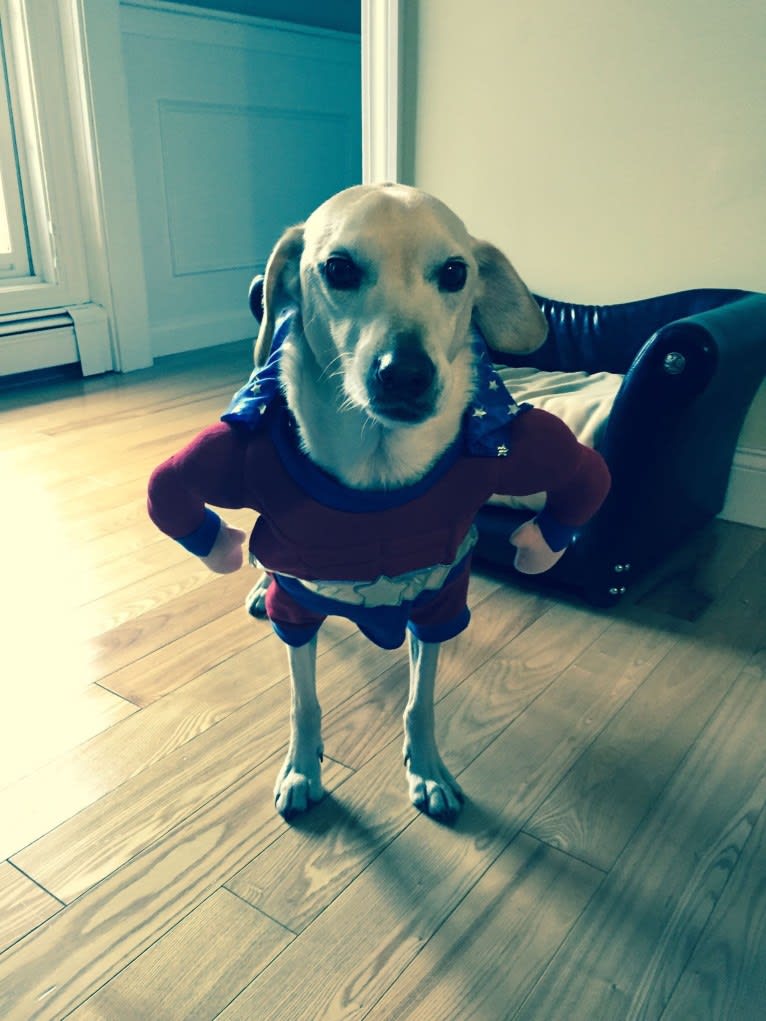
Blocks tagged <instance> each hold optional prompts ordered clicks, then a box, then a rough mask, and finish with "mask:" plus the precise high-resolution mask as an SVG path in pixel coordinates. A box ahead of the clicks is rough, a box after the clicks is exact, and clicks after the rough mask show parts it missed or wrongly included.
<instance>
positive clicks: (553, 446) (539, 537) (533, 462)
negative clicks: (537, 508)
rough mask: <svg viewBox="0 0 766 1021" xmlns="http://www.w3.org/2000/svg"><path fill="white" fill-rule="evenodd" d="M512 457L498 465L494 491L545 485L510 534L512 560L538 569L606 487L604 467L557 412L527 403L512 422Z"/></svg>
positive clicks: (557, 553)
mask: <svg viewBox="0 0 766 1021" xmlns="http://www.w3.org/2000/svg"><path fill="white" fill-rule="evenodd" d="M512 438H513V457H512V458H509V460H508V461H507V462H500V463H499V465H498V471H497V479H496V482H495V492H497V493H504V494H509V495H513V496H527V495H529V494H531V493H536V492H541V491H545V492H546V493H547V500H546V503H545V507H544V508H543V510H542V511H541V512H540V513H539V514H538V515H537V516H536V517H535V518H533V519H531V520H530V521H527V522H525V523H524V524H523V525H521V526H520V527H519V528H517V529H516V531H515V532H514V533H513V534H512V535H511V536H510V541H511V543H512V544H513V545H514V546H516V547H517V549H518V553H517V554H516V558H515V560H514V566H515V567H516V569H517V570H519V571H521V572H522V573H523V574H541V573H542V572H543V571H547V570H549V569H550V568H551V567H553V565H554V564H555V563H556V562H557V561H558V560H560V559H561V557H562V556H563V555H564V553H565V552H566V550H567V547H568V546H569V544H570V543H571V542H572V540H573V538H574V537H575V535H576V533H577V531H578V529H579V528H581V527H582V526H583V525H584V524H585V523H586V522H587V521H589V520H590V518H591V517H593V515H594V514H595V513H596V511H597V510H598V509H599V507H600V506H601V504H602V503H603V501H604V499H605V497H606V495H607V493H608V491H609V483H610V479H609V471H608V469H607V467H606V464H605V462H604V460H603V458H602V457H601V455H600V454H598V453H597V452H596V451H594V450H592V449H591V448H590V447H586V446H584V445H583V444H582V443H580V442H579V441H578V440H577V438H576V437H575V435H574V433H572V432H571V430H570V429H569V427H568V426H566V425H565V424H564V423H563V422H562V421H561V420H560V419H559V418H557V417H555V416H554V415H550V414H548V413H547V412H545V411H542V410H540V409H535V408H530V409H528V410H526V411H525V412H524V413H523V414H520V415H518V416H517V417H516V420H515V421H514V423H513V432H512Z"/></svg>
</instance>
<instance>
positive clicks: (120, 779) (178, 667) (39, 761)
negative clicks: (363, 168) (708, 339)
mask: <svg viewBox="0 0 766 1021" xmlns="http://www.w3.org/2000/svg"><path fill="white" fill-rule="evenodd" d="M248 362H249V345H248V344H247V343H242V344H237V345H229V346H227V347H224V348H219V349H215V350H211V351H207V352H204V351H202V352H193V353H190V354H188V355H183V356H173V357H171V358H168V359H164V360H162V361H161V362H160V363H158V364H157V365H156V366H155V367H153V368H152V369H148V370H142V371H140V372H138V373H134V374H131V375H128V376H125V377H118V376H105V377H102V378H98V379H93V380H85V381H75V380H70V381H65V382H59V383H46V384H44V385H40V386H37V387H27V388H24V389H23V390H22V389H17V390H13V391H6V392H3V391H0V475H1V477H2V482H3V487H4V502H3V504H2V507H1V508H0V527H2V528H3V531H4V535H5V537H6V547H7V551H6V554H5V555H4V564H3V568H4V584H3V586H2V595H0V620H2V628H3V646H4V648H3V661H2V681H3V683H2V688H1V689H0V700H1V701H0V1017H2V1018H3V1021H6V1019H7V1021H31V1019H50V1021H59V1019H63V1018H67V1017H72V1018H77V1019H78V1021H95V1019H103V1021H136V1019H144V1018H146V1019H152V1021H173V1019H178V1021H188V1019H190V1018H195V1019H200V1021H208V1019H209V1021H212V1019H214V1018H221V1019H225V1021H233V1019H242V1021H267V1019H269V1018H272V1019H274V1021H298V1019H320V1018H322V1019H328V1021H336V1019H352V1018H353V1019H363V1018H369V1019H370V1021H388V1019H390V1021H398V1019H400V1018H403V1017H410V1018H413V1019H414V1021H421V1019H434V1021H437V1019H438V1021H446V1019H454V1021H458V1019H460V1021H464V1019H472V1018H473V1019H476V1021H505V1019H506V1018H507V1019H511V1018H524V1019H525V1021H526V1019H529V1021H577V1019H580V1018H582V1019H588V1021H627V1019H638V1018H642V1019H646V1021H690V1019H694V1021H697V1019H702V1018H710V1019H721V1021H734V1019H737V1021H754V1019H756V1018H758V1017H761V1016H763V1007H762V1005H763V1003H764V1002H765V1001H766V979H765V978H764V975H766V968H764V960H766V956H765V955H766V897H765V896H764V891H765V890H766V866H764V861H766V857H765V854H766V845H765V841H766V744H765V743H764V740H763V734H764V731H765V729H766V677H764V669H765V668H766V660H765V659H764V649H765V648H766V641H764V639H765V638H766V623H765V622H766V585H764V577H765V576H766V533H764V532H762V531H759V530H757V529H751V528H746V527H743V526H737V525H731V524H727V523H725V522H719V521H716V522H712V523H711V524H710V525H709V526H708V527H706V528H705V529H703V530H702V531H700V532H699V533H697V534H696V535H694V536H690V537H689V541H688V542H687V543H686V544H685V546H684V547H683V548H681V549H680V550H678V551H677V552H676V553H675V554H674V555H673V556H672V557H670V558H668V560H667V561H666V562H665V563H664V564H663V565H661V566H660V567H659V568H658V569H657V570H656V571H654V572H653V573H652V574H651V575H649V576H648V577H646V578H644V579H641V580H640V582H639V583H638V584H637V585H636V587H635V589H634V590H633V592H632V593H631V594H630V595H629V597H628V598H627V599H626V601H625V602H624V603H623V604H622V605H621V606H620V607H618V608H616V609H614V610H612V611H608V612H607V611H602V610H595V609H593V608H591V607H588V606H585V605H583V604H582V603H580V602H577V601H574V600H571V599H567V598H565V597H563V596H561V595H560V594H555V593H552V592H551V591H550V590H548V591H544V590H539V591H535V590H534V589H531V588H528V587H525V588H524V589H521V588H515V587H514V586H513V585H512V584H511V583H510V582H509V581H508V580H507V579H506V578H504V577H502V576H498V575H495V574H494V573H492V572H490V571H486V570H482V569H477V570H476V571H475V576H474V582H473V585H472V591H471V597H470V601H471V607H472V611H473V621H472V624H471V627H470V628H469V629H468V631H467V632H465V633H464V634H463V635H461V636H459V637H458V638H457V639H456V640H454V641H453V642H451V643H448V645H447V646H446V647H445V648H444V650H443V652H442V657H441V664H440V674H439V680H438V685H437V700H438V701H437V709H436V713H437V730H438V736H439V742H440V746H441V748H442V752H443V755H444V758H445V760H446V762H447V765H448V766H449V767H450V768H451V769H452V770H453V772H455V774H456V775H457V776H458V777H459V779H460V782H461V784H462V786H463V788H464V790H465V791H466V795H467V803H466V805H465V808H464V811H463V814H462V816H461V817H460V819H459V821H458V822H457V823H456V824H455V825H454V826H452V827H446V826H440V825H437V824H435V823H433V822H431V821H430V820H428V819H426V818H425V817H423V816H421V815H419V814H418V813H417V812H416V811H415V810H414V809H413V808H412V807H411V806H410V805H409V803H408V800H407V795H406V784H405V780H404V771H403V767H402V763H401V743H402V734H401V714H402V710H403V707H404V703H405V700H406V691H407V662H406V650H405V649H400V650H397V651H396V652H393V653H390V652H384V651H383V650H380V649H377V648H376V647H374V646H372V645H371V644H369V643H368V642H367V641H366V640H365V639H364V638H363V637H362V636H361V635H359V633H358V632H356V631H355V629H354V628H353V627H352V626H351V625H349V624H348V623H346V622H342V621H331V622H328V624H327V625H326V626H325V627H324V628H323V629H322V633H321V636H320V659H319V670H318V676H319V695H320V701H321V703H322V707H323V710H324V738H325V749H326V759H325V767H324V769H325V771H324V779H325V783H326V786H327V788H328V794H327V796H326V798H325V799H324V800H323V801H322V803H321V804H319V805H317V806H316V807H314V808H313V809H312V811H311V812H310V813H308V814H307V815H306V816H305V817H304V818H301V819H298V820H296V821H294V822H293V823H292V824H291V825H288V824H286V823H285V822H284V821H282V820H281V819H280V818H279V817H278V816H277V815H276V814H275V811H274V807H273V794H272V788H273V783H274V778H275V775H276V772H277V770H278V768H279V765H280V762H281V759H282V757H283V755H284V749H285V746H286V742H287V737H288V714H289V690H288V685H287V681H286V676H287V664H286V657H285V653H284V649H283V647H282V646H281V644H280V643H279V641H278V640H277V639H276V637H275V636H274V635H272V633H271V631H270V628H269V627H268V625H267V624H266V623H264V622H262V621H255V620H253V619H252V618H250V617H248V615H247V614H246V613H245V611H244V608H243V605H242V604H243V599H244V596H245V594H246V592H247V591H248V589H249V587H250V585H251V584H252V583H253V581H254V577H255V576H254V574H253V572H252V571H250V570H249V569H248V570H243V571H241V572H239V573H238V574H236V575H234V576H227V577H218V576H214V575H211V574H208V573H207V572H206V571H205V570H204V568H203V567H202V566H201V565H200V564H199V563H198V562H197V561H196V560H195V558H193V557H190V556H188V555H187V554H185V553H184V552H183V551H182V550H180V549H179V548H178V547H177V546H176V545H175V544H173V543H171V542H170V541H169V540H166V539H164V537H162V536H161V535H160V533H158V532H157V531H156V529H154V527H153V526H152V524H151V523H150V522H149V521H148V519H147V517H146V509H145V501H146V497H145V490H146V481H147V477H148V475H149V473H150V472H151V470H152V468H153V467H154V466H155V465H156V464H157V463H158V462H159V461H160V460H161V459H163V458H164V457H165V456H167V455H168V454H170V453H172V452H173V450H174V449H175V448H176V447H177V446H178V445H180V444H181V443H182V442H183V441H184V440H185V439H186V438H188V437H190V436H191V435H192V434H193V433H194V432H195V431H196V430H197V429H198V428H200V427H202V426H203V425H205V424H207V423H208V422H209V421H212V420H214V419H215V418H216V417H217V415H218V414H219V413H220V411H221V410H222V408H223V406H224V405H225V403H226V400H227V397H228V395H229V394H230V393H231V392H233V391H234V390H235V389H236V388H237V386H238V385H239V384H240V383H241V382H242V381H243V380H244V379H245V378H246V376H247V374H248V372H249V365H248ZM227 517H229V518H230V519H231V520H232V521H233V522H235V523H236V524H238V525H240V527H249V526H250V524H251V522H252V515H251V514H250V513H249V512H233V513H231V514H229V513H228V512H227ZM20 526H21V527H20ZM9 537H10V538H9ZM22 537H23V538H22Z"/></svg>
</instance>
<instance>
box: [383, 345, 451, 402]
mask: <svg viewBox="0 0 766 1021" xmlns="http://www.w3.org/2000/svg"><path fill="white" fill-rule="evenodd" d="M435 374H436V369H435V367H434V363H433V362H432V361H431V359H430V358H429V357H428V355H427V354H426V353H425V351H423V350H417V349H415V350H407V349H404V350H398V351H397V350H396V349H394V350H393V351H385V352H384V353H383V354H381V355H379V356H378V357H377V358H376V359H375V360H374V362H373V365H372V375H373V378H374V382H375V390H376V391H377V394H378V395H379V396H380V397H381V398H383V399H384V400H385V399H396V400H400V401H402V400H413V399H415V398H418V397H422V396H423V395H424V394H425V393H427V392H428V390H429V389H430V387H431V385H432V383H433V381H434V376H435Z"/></svg>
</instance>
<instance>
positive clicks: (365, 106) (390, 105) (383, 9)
mask: <svg viewBox="0 0 766 1021" xmlns="http://www.w3.org/2000/svg"><path fill="white" fill-rule="evenodd" d="M400 2H401V0H362V178H363V180H364V183H365V184H372V183H376V182H381V181H398V180H399V20H400V19H399V14H400Z"/></svg>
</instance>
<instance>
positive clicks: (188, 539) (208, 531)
mask: <svg viewBox="0 0 766 1021" xmlns="http://www.w3.org/2000/svg"><path fill="white" fill-rule="evenodd" d="M220 527H221V519H220V518H219V517H218V515H217V514H216V512H215V511H211V510H210V508H209V507H206V508H205V516H204V518H203V519H202V524H201V525H200V526H199V527H198V528H195V529H194V531H193V532H189V534H188V535H184V536H182V537H181V538H180V539H176V542H180V544H181V545H182V546H183V548H184V549H186V550H188V551H189V552H190V553H193V554H194V555H195V557H206V556H207V555H208V553H209V552H210V550H211V549H212V548H213V545H214V543H215V540H216V539H217V537H218V529H219V528H220Z"/></svg>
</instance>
